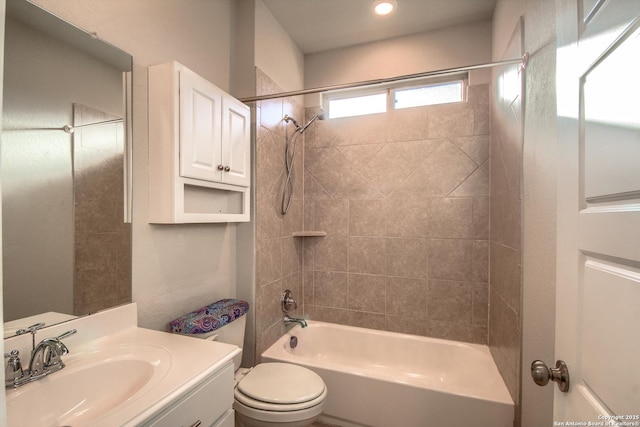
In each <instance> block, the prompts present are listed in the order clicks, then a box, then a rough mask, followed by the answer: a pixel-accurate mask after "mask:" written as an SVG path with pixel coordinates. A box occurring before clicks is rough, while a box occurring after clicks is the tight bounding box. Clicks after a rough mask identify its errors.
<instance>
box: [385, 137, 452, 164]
mask: <svg viewBox="0 0 640 427" xmlns="http://www.w3.org/2000/svg"><path fill="white" fill-rule="evenodd" d="M444 141H446V140H445V139H424V140H418V141H400V142H392V143H390V144H389V145H390V146H391V147H392V148H393V149H394V150H395V151H396V152H397V153H398V154H400V155H401V156H402V158H403V159H405V160H406V161H407V162H409V164H410V165H411V166H413V167H415V166H417V165H418V164H420V163H421V162H423V161H424V160H425V159H426V158H427V157H429V155H430V154H431V153H432V152H433V150H435V149H436V148H438V146H439V145H440V144H442V143H443V142H444Z"/></svg>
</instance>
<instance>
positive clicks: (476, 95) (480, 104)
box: [467, 84, 490, 111]
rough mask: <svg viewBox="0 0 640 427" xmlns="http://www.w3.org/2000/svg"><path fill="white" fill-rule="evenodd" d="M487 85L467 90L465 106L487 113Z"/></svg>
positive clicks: (470, 87)
mask: <svg viewBox="0 0 640 427" xmlns="http://www.w3.org/2000/svg"><path fill="white" fill-rule="evenodd" d="M489 90H490V87H489V84H480V85H472V86H469V87H468V89H467V104H468V105H469V106H470V107H471V108H473V109H477V110H482V109H485V110H487V111H489V106H490V104H489V101H490V99H489V98H490V97H489V93H490V92H489Z"/></svg>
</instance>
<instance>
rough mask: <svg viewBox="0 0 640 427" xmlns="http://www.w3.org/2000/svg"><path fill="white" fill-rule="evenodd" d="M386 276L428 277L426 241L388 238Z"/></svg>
mask: <svg viewBox="0 0 640 427" xmlns="http://www.w3.org/2000/svg"><path fill="white" fill-rule="evenodd" d="M386 241H387V249H386V251H387V269H386V274H387V275H390V276H402V277H427V260H428V251H427V241H426V239H406V238H388V239H386Z"/></svg>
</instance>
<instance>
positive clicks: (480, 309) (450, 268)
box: [262, 85, 490, 344]
mask: <svg viewBox="0 0 640 427" xmlns="http://www.w3.org/2000/svg"><path fill="white" fill-rule="evenodd" d="M316 110H317V108H309V109H307V111H306V116H307V119H309V118H310V117H311V116H312V115H313V114H315V112H316ZM262 113H263V114H264V110H263V112H262ZM263 121H264V120H263ZM489 130H490V120H489V86H488V85H477V86H471V87H469V91H468V101H467V102H464V103H461V104H448V105H439V106H427V107H418V108H410V109H406V110H396V111H392V112H388V113H385V114H375V115H368V116H360V117H352V118H341V119H332V120H324V121H316V122H315V124H314V125H312V126H311V127H309V129H308V130H307V132H306V133H305V145H304V147H305V150H304V157H305V159H304V163H305V170H304V207H303V209H304V226H305V229H306V230H318V231H325V232H327V236H326V237H311V238H304V259H303V264H304V289H303V291H304V313H305V315H306V316H308V317H309V318H311V319H317V320H323V321H329V322H335V323H342V324H348V325H355V326H363V327H368V328H374V329H381V330H390V331H398V332H405V333H411V334H417V335H424V336H433V337H440V338H447V339H454V340H461V341H468V342H475V343H483V344H486V343H487V337H488V281H489V277H488V276H489V237H490V234H489V210H490V208H489ZM298 194H299V193H298ZM297 209H302V206H301V205H297V206H296V210H297ZM296 214H297V211H296ZM292 254H293V251H292ZM295 254H296V255H297V252H296V253H295Z"/></svg>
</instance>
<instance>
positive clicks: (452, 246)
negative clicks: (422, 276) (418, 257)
mask: <svg viewBox="0 0 640 427" xmlns="http://www.w3.org/2000/svg"><path fill="white" fill-rule="evenodd" d="M429 278H431V279H445V280H458V281H465V282H471V281H472V280H473V241H472V240H467V239H432V240H430V242H429Z"/></svg>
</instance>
